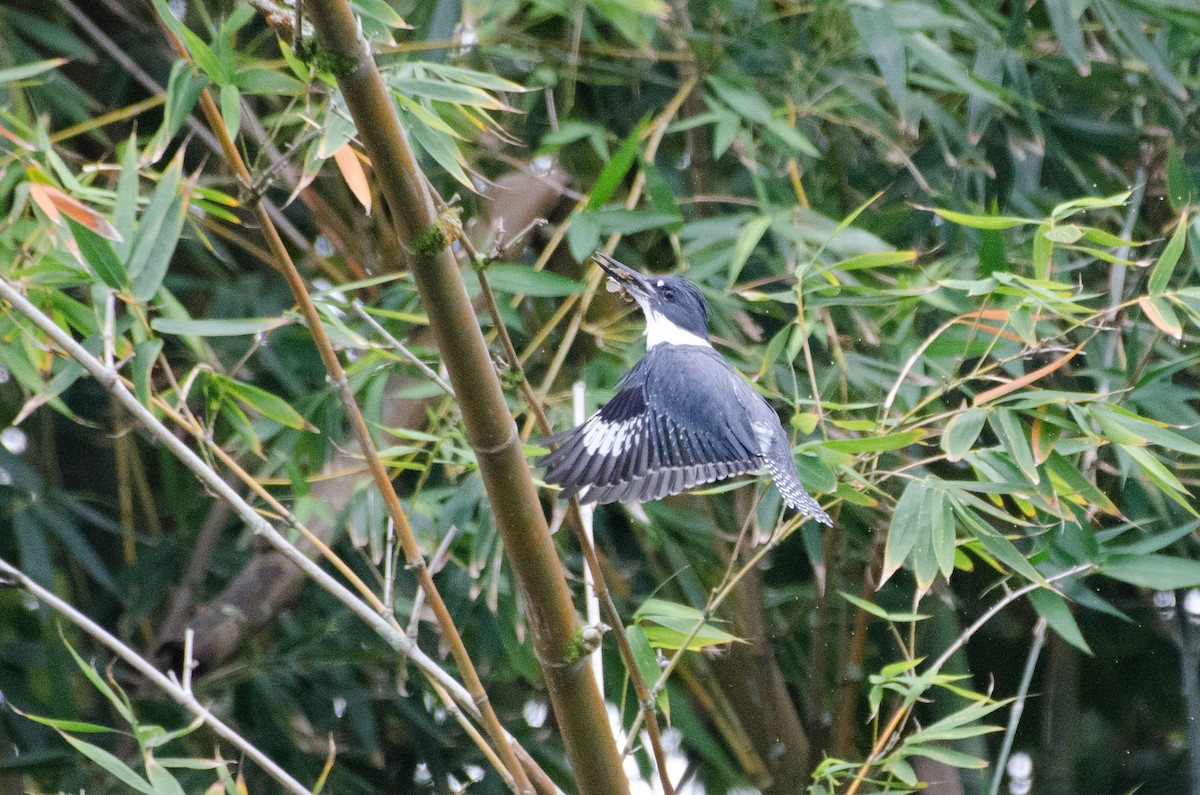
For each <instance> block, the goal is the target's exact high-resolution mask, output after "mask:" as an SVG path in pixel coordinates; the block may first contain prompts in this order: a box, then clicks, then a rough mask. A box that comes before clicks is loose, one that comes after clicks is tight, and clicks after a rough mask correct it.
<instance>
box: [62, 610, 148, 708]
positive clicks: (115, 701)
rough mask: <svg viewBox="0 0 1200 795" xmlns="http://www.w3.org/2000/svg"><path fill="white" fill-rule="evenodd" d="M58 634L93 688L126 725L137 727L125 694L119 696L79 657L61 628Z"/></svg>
mask: <svg viewBox="0 0 1200 795" xmlns="http://www.w3.org/2000/svg"><path fill="white" fill-rule="evenodd" d="M58 634H59V637H60V638H62V642H63V645H64V646H66V647H67V651H68V652H70V654H71V658H72V659H74V660H75V664H76V665H77V666H79V670H80V671H82V672H83V675H84V676H85V677H87V680H88V681H89V682H91V683H92V686H93V687H95V688H96V689H97V690H99V691H100V693H101V695H103V696H104V697H105V698H106V699H108V701H109V703H110V704H112V705H113V709H115V710H116V711H117V714H119V715H120V716H121V717H122V718H124V719H125V722H126V723H128V724H129V725H130V726H134V725H136V724H137V721H136V720H134V717H133V708H132V707H131V706H130V705H129V701H128V699H126V698H125V694H124V693H120V694H118V693H117V692H116V691H115V690H113V689H112V688H111V687H110V686H109V684H108V682H106V681H104V679H103V677H101V676H100V674H99V673H98V672H97V671H96V669H95V668H94V667H92V666H91V665H90V664H88V663H86V662H84V660H83V658H82V657H80V656H79V653H78V652H77V651H75V647H74V646H72V645H71V644H70V643H69V642H67V637H66V635H64V634H63V633H62V629H61V628H60V629H59V633H58Z"/></svg>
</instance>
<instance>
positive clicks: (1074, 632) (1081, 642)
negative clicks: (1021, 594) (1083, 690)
mask: <svg viewBox="0 0 1200 795" xmlns="http://www.w3.org/2000/svg"><path fill="white" fill-rule="evenodd" d="M1029 603H1030V604H1032V605H1033V609H1034V610H1036V611H1037V613H1038V615H1039V616H1041V617H1042V618H1044V619H1046V624H1048V625H1049V626H1050V629H1052V630H1054V631H1055V632H1057V633H1058V636H1059V637H1060V638H1062V639H1063V640H1065V641H1066V642H1067V643H1070V644H1071V645H1072V646H1074V647H1075V648H1077V649H1079V650H1080V651H1082V652H1083V653H1084V654H1089V655H1090V654H1091V653H1092V649H1091V647H1090V646H1088V643H1087V640H1085V639H1084V637H1083V632H1081V631H1080V629H1079V625H1078V624H1077V623H1075V617H1074V616H1073V615H1071V608H1070V607H1069V606H1068V605H1067V602H1066V600H1065V599H1063V598H1062V597H1061V596H1059V595H1058V594H1056V593H1054V591H1049V590H1046V589H1045V588H1041V589H1039V590H1036V591H1033V592H1032V593H1030V594H1029Z"/></svg>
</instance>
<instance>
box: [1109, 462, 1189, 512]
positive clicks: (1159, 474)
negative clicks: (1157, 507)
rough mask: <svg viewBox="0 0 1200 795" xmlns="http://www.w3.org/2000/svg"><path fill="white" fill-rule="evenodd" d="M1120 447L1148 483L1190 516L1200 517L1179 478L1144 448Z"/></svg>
mask: <svg viewBox="0 0 1200 795" xmlns="http://www.w3.org/2000/svg"><path fill="white" fill-rule="evenodd" d="M1120 447H1121V449H1122V450H1124V451H1125V452H1126V453H1128V454H1129V457H1130V458H1132V459H1133V460H1134V461H1135V462H1137V465H1138V466H1139V467H1141V469H1142V472H1144V473H1145V474H1146V477H1148V478H1150V482H1152V483H1153V484H1154V485H1156V486H1158V487H1159V488H1160V489H1162V491H1163V493H1164V494H1166V495H1167V496H1168V497H1170V498H1171V499H1172V500H1174V501H1175V502H1176V503H1177V504H1178V505H1179V506H1180V507H1182V508H1183V509H1184V510H1185V511H1187V512H1188V513H1190V514H1191V515H1192V516H1196V517H1200V513H1198V512H1197V511H1196V508H1195V506H1194V505H1192V502H1193V499H1192V496H1191V494H1190V493H1189V492H1188V490H1187V489H1186V488H1185V487H1184V485H1183V484H1182V483H1181V482H1180V481H1179V478H1177V477H1176V476H1175V473H1174V472H1172V471H1171V470H1169V469H1167V467H1166V466H1164V465H1163V462H1161V461H1159V460H1158V459H1157V458H1155V457H1154V456H1153V455H1151V454H1150V452H1149V451H1148V450H1146V448H1144V447H1140V446H1137V445H1131V444H1122V445H1121V446H1120Z"/></svg>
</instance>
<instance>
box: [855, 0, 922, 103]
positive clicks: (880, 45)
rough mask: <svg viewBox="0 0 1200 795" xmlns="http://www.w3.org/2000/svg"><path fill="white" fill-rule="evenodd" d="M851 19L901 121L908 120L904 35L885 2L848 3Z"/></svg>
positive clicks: (906, 61) (906, 65)
mask: <svg viewBox="0 0 1200 795" xmlns="http://www.w3.org/2000/svg"><path fill="white" fill-rule="evenodd" d="M850 20H851V21H852V22H853V23H854V28H855V30H857V31H858V35H859V36H860V37H861V38H862V41H863V44H865V45H867V51H868V52H870V53H871V59H872V60H873V61H875V68H876V69H878V70H879V73H880V74H881V75H883V82H884V84H885V85H886V86H887V90H888V95H889V96H890V97H891V99H892V103H893V104H894V105H895V106H896V111H897V113H898V114H899V116H900V119H901V120H903V121H907V120H908V58H907V53H906V51H905V49H904V38H903V36H902V35H901V33H900V30H899V29H898V28H897V27H896V23H895V22H894V21H893V19H892V15H891V14H890V13H889V11H888V8H887V6H881V7H878V8H868V7H866V6H861V5H852V6H851V7H850Z"/></svg>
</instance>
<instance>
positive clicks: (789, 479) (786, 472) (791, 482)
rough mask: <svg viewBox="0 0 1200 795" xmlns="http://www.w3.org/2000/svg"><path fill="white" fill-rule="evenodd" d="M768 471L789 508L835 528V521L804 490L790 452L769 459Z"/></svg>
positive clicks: (785, 451)
mask: <svg viewBox="0 0 1200 795" xmlns="http://www.w3.org/2000/svg"><path fill="white" fill-rule="evenodd" d="M767 469H768V470H769V471H770V473H771V477H772V479H774V481H775V486H776V487H777V488H778V489H779V493H780V494H782V495H783V501H784V502H786V503H787V504H788V507H790V508H793V509H794V510H797V511H800V512H801V513H804V514H807V515H809V516H811V517H812V518H813V519H815V520H817V521H818V522H820V523H821V524H823V525H826V526H828V527H833V519H832V518H830V516H829V514H827V513H825V511H824V509H822V508H821V504H820V503H819V502H817V501H816V500H814V499H813V498H812V495H811V494H809V493H808V492H807V491H805V490H804V484H803V483H801V482H800V478H799V476H797V474H796V465H795V464H794V463H793V462H792V456H791V452H790V451H787V450H786V448H785V450H784V451H783V454H782V455H773V456H771V457H770V458H768V459H767Z"/></svg>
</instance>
